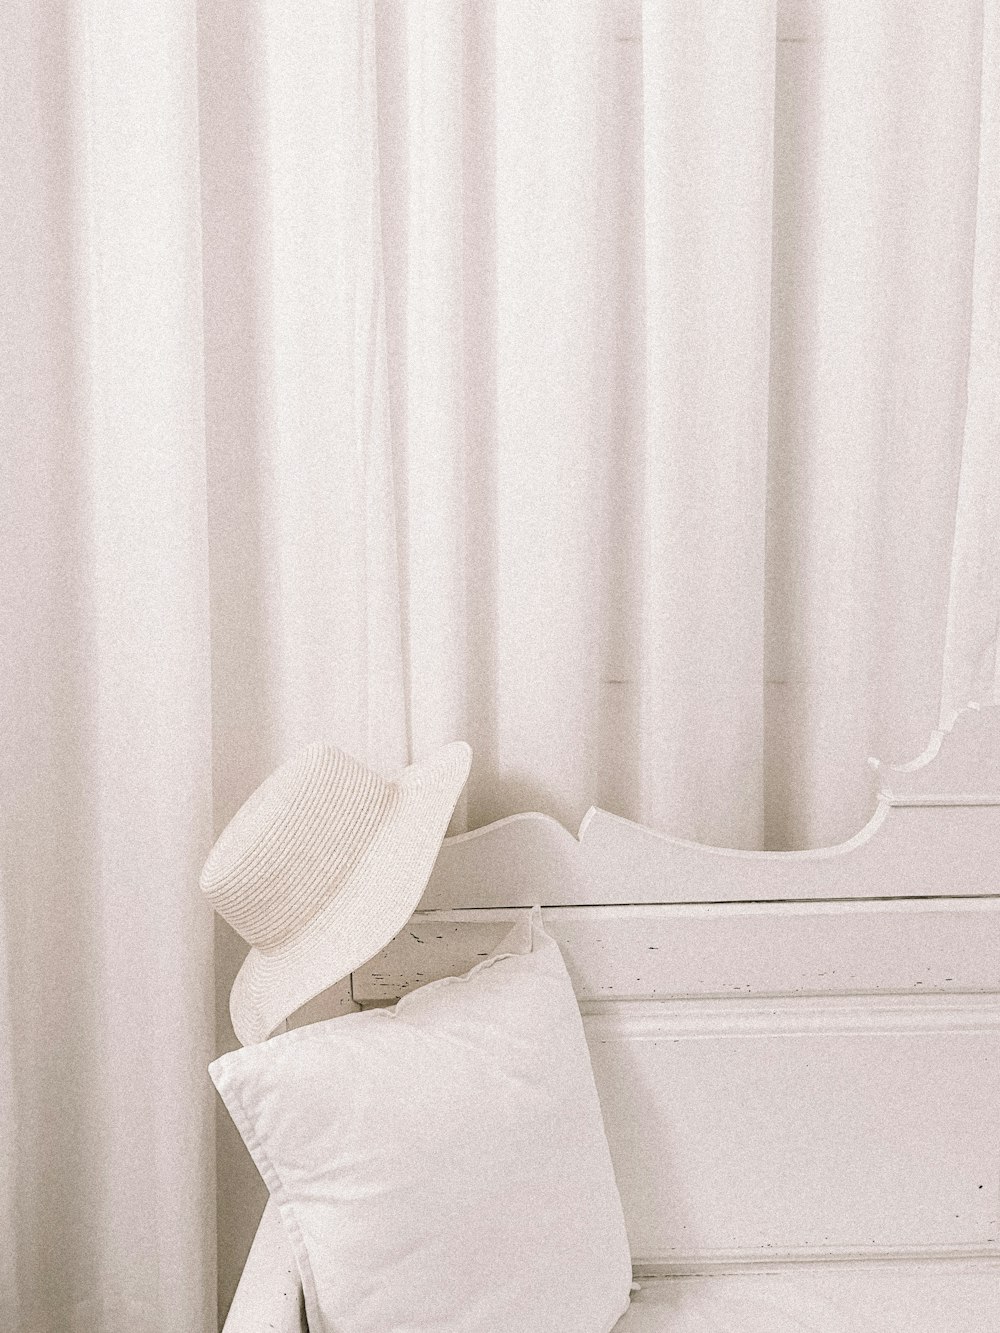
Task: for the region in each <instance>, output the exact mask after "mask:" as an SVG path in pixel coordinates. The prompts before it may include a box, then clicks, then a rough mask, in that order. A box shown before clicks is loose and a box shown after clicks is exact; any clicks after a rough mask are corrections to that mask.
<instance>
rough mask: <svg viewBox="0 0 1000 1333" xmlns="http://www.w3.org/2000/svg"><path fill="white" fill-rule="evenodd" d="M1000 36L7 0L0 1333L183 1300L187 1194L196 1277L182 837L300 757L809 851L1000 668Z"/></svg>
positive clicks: (575, 6)
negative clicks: (880, 775) (453, 766)
mask: <svg viewBox="0 0 1000 1333" xmlns="http://www.w3.org/2000/svg"><path fill="white" fill-rule="evenodd" d="M998 21H1000V11H998V6H997V5H996V4H995V3H992V2H989V3H984V0H949V3H947V4H944V3H921V4H903V3H898V2H897V0H809V3H805V0H746V2H745V3H737V0H690V3H685V4H683V5H667V4H665V3H663V0H649V2H648V3H645V4H644V3H642V0H550V2H549V3H546V4H544V5H542V4H538V3H537V0H482V2H481V3H479V2H477V3H475V4H459V3H450V2H449V0H398V2H397V3H385V4H376V3H375V2H374V0H337V3H333V4H331V3H330V2H329V0H297V3H295V4H294V5H289V4H279V3H275V4H267V3H262V2H261V3H257V2H252V3H247V0H72V3H70V0H51V3H45V4H39V3H37V0H7V3H6V4H5V5H4V9H3V24H2V40H0V87H2V89H3V107H4V115H3V117H2V120H0V345H2V356H3V373H2V374H0V435H2V447H0V493H2V495H3V497H4V512H3V522H2V523H0V567H2V569H3V580H2V593H0V618H2V623H0V653H2V660H0V679H2V680H3V714H4V715H3V718H2V719H0V734H2V743H0V793H2V795H0V801H2V808H0V879H2V883H0V1126H3V1127H4V1128H3V1129H2V1130H0V1235H2V1236H4V1237H8V1238H12V1239H11V1243H10V1244H9V1245H6V1246H0V1326H2V1327H3V1328H5V1329H7V1328H9V1329H16V1330H17V1331H18V1333H22V1330H30V1333H65V1331H66V1330H67V1329H72V1330H73V1333H118V1330H120V1329H121V1328H122V1327H128V1328H129V1330H130V1331H132V1333H134V1331H137V1330H142V1331H143V1333H145V1331H146V1330H148V1331H149V1333H191V1331H192V1330H195V1329H199V1330H200V1329H202V1328H210V1327H212V1326H213V1325H214V1323H215V1313H214V1289H215V1269H216V1227H215V1221H214V1213H215V1209H216V1200H218V1210H219V1224H218V1232H217V1244H218V1268H219V1273H220V1279H219V1281H220V1298H219V1299H220V1304H221V1307H222V1309H223V1310H224V1309H225V1307H226V1304H227V1301H228V1299H229V1298H230V1297H231V1294H232V1291H233V1289H234V1287H235V1285H236V1281H237V1278H238V1275H239V1272H240V1269H241V1266H242V1263H243V1260H244V1258H245V1255H246V1252H247V1249H248V1247H249V1244H250V1239H251V1236H252V1234H253V1228H254V1225H255V1223H256V1218H257V1216H258V1215H259V1211H260V1207H259V1205H260V1203H261V1202H262V1199H261V1197H260V1196H261V1193H262V1187H261V1186H260V1182H259V1180H258V1178H257V1176H256V1173H255V1172H254V1170H253V1166H252V1163H250V1162H249V1161H248V1160H247V1158H246V1154H245V1153H244V1152H243V1149H242V1145H241V1143H240V1141H239V1139H238V1136H237V1135H236V1133H235V1130H234V1129H233V1127H232V1125H231V1123H230V1122H229V1120H228V1118H227V1117H225V1116H224V1115H219V1117H218V1122H217V1124H216V1123H214V1122H213V1105H212V1096H211V1088H210V1087H208V1086H207V1081H206V1079H205V1077H204V1070H205V1065H206V1063H207V1061H208V1060H209V1059H211V1058H212V1055H213V1054H214V1053H216V1052H218V1051H219V1050H220V1049H224V1048H226V1047H227V1046H231V1045H232V1044H233V1043H234V1042H235V1040H236V1039H235V1037H234V1034H233V1032H232V1029H231V1026H230V1021H229V1013H228V999H229V992H230V988H231V986H232V983H233V979H234V977H235V975H236V973H237V971H238V969H239V966H240V965H241V963H242V960H243V957H244V954H245V945H244V944H243V942H242V940H241V939H240V938H239V936H237V935H236V934H235V933H234V932H233V931H231V930H230V929H229V928H228V927H226V926H224V925H223V924H222V923H219V925H218V928H217V930H216V931H215V932H214V953H213V922H212V915H211V913H210V912H209V910H208V908H207V906H206V904H205V903H204V902H202V901H201V900H200V895H199V893H198V890H197V878H198V870H199V868H200V866H201V864H202V862H203V860H204V858H205V856H206V855H207V853H208V850H209V848H210V847H211V845H212V842H213V839H214V837H215V836H216V835H217V834H218V833H219V832H220V831H221V829H222V828H223V827H224V826H225V824H226V823H227V821H228V820H229V819H230V818H231V817H232V815H233V813H234V812H235V811H236V810H237V809H238V808H239V807H240V805H241V804H242V802H243V801H244V800H245V799H246V797H247V795H248V794H249V793H250V792H252V791H253V790H254V788H255V787H256V786H257V785H258V784H259V783H260V782H261V781H262V780H263V779H264V777H265V776H266V775H267V774H268V773H269V772H271V771H272V770H273V769H274V768H275V767H277V766H278V765H279V764H280V763H282V762H283V761H284V760H285V759H287V758H288V757H289V756H290V755H292V754H294V752H295V751H296V749H298V748H299V747H300V746H302V745H304V744H306V743H308V742H310V741H312V740H314V739H317V738H319V739H322V740H324V741H329V742H335V743H336V744H338V745H342V746H343V747H344V748H345V749H346V750H348V751H349V752H350V753H351V754H354V755H357V756H358V757H359V758H362V759H363V760H364V761H365V762H366V763H367V764H368V765H370V766H371V767H372V768H374V769H375V770H377V771H378V772H380V773H383V774H391V773H394V772H397V771H398V770H399V769H400V768H402V767H403V766H405V765H406V764H408V763H410V762H412V761H419V760H421V759H423V758H424V757H426V756H427V755H428V754H430V753H431V752H432V751H433V750H434V749H435V748H436V747H437V746H439V745H442V744H445V743H447V742H449V741H451V740H453V739H455V738H457V737H466V738H468V740H469V741H470V743H471V745H472V747H473V750H474V752H475V756H476V759H475V764H474V766H473V771H472V773H471V776H470V781H469V784H468V787H467V790H466V793H464V794H463V796H462V798H461V799H460V801H459V804H458V806H457V808H456V814H455V818H454V821H453V831H456V832H457V831H461V830H462V829H464V828H466V827H477V826H479V825H481V824H483V823H485V822H487V821H489V820H491V819H494V818H498V817H500V816H503V815H508V814H511V813H514V812H516V811H520V810H527V809H539V810H542V811H544V812H545V813H547V814H550V815H553V816H555V817H556V818H558V819H560V820H561V821H562V822H563V823H564V824H566V825H567V827H569V828H571V829H575V828H576V827H578V825H579V821H580V818H581V816H582V815H583V814H584V812H585V811H586V809H587V808H588V807H589V806H590V805H591V804H596V805H599V806H602V807H604V808H606V809H609V810H611V811H613V812H615V813H617V814H620V815H623V816H626V817H629V818H634V819H638V820H640V821H642V822H644V823H647V824H649V825H651V826H653V827H655V828H658V829H660V830H663V831H665V832H670V833H673V834H677V835H680V836H687V837H691V838H696V839H699V840H702V841H706V842H709V843H713V844H721V845H731V846H743V847H754V846H766V847H770V848H789V847H808V846H817V845H820V844H824V843H830V842H835V841H837V840H838V839H841V838H844V837H848V836H850V835H852V834H853V833H855V832H856V831H857V830H858V828H859V827H860V826H861V825H862V823H863V822H864V820H865V819H866V818H867V816H868V814H869V813H870V810H871V803H872V796H873V787H872V780H873V779H872V770H871V769H870V768H869V766H868V765H867V764H866V758H867V757H868V756H869V755H872V754H874V755H878V756H879V757H880V758H881V759H883V760H885V761H887V762H890V763H893V762H899V761H905V760H908V759H910V758H911V757H912V756H913V755H914V754H916V753H918V752H919V751H921V750H923V748H924V747H925V745H926V742H927V737H928V734H929V732H930V731H931V729H932V728H934V727H935V726H937V725H938V723H939V720H942V719H943V720H944V721H945V722H947V720H948V719H949V718H950V716H951V715H952V714H953V713H954V712H956V711H958V710H959V709H961V708H963V707H964V706H965V705H966V704H967V703H968V702H970V701H972V700H978V701H980V702H983V703H989V702H995V701H997V700H998V699H1000V694H998V686H997V675H996V673H997V663H998V661H1000V658H998V654H997V641H998V626H1000V616H998V606H997V602H998V595H1000V594H998V590H1000V540H998V533H1000V525H998V514H1000V480H998V470H997V458H998V457H1000V446H998V429H1000V428H998V421H997V417H998V413H1000V404H998V402H997V396H996V395H997V385H998V383H1000V367H998V356H1000V336H998V320H1000V299H998V286H997V285H998V281H1000V279H998V271H1000V270H998V253H1000V252H998V237H1000V206H998V190H1000V183H998V182H1000V118H998V104H997V97H998V90H1000V31H998ZM214 992H217V995H216V998H217V1004H218V1008H217V1015H216V1017H215V1020H214V1021H213V1016H212V1013H211V1006H212V1001H213V993H214ZM152 1051H155V1052H156V1058H155V1060H154V1059H153V1058H152V1056H151V1052H152ZM11 1126H12V1127H14V1128H13V1132H11V1131H10V1130H9V1128H8V1127H11ZM216 1162H217V1163H218V1189H217V1190H216V1165H215V1164H216ZM255 1190H256V1191H258V1193H257V1194H256V1195H255V1193H254V1191H255Z"/></svg>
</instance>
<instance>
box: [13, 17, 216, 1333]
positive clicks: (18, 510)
mask: <svg viewBox="0 0 1000 1333" xmlns="http://www.w3.org/2000/svg"><path fill="white" fill-rule="evenodd" d="M195 19H196V16H195V9H194V4H193V3H190V4H186V3H179V2H178V0H86V2H82V0H81V2H78V3H74V4H72V5H69V4H67V5H62V4H37V3H34V0H13V2H12V3H11V4H10V5H8V6H6V7H5V10H4V14H3V17H2V19H0V29H2V38H0V65H2V79H3V108H4V111H3V118H2V122H0V153H2V168H0V188H2V223H0V226H2V235H0V272H2V274H3V277H2V294H0V322H2V329H3V334H2V347H3V368H2V373H0V421H2V426H0V429H2V432H3V442H2V446H0V471H2V476H3V488H2V494H3V517H2V520H0V533H2V537H0V540H2V569H3V593H2V600H3V665H2V672H0V675H2V680H3V703H2V705H0V706H2V708H3V713H4V717H3V723H2V726H0V735H2V741H0V784H2V797H0V799H2V826H0V1326H2V1327H3V1328H4V1329H5V1330H9V1331H10V1333H124V1330H126V1329H128V1330H129V1331H130V1333H136V1331H141V1333H191V1331H192V1330H194V1329H198V1330H202V1329H205V1330H207V1329H209V1328H211V1327H212V1326H213V1324H214V1315H215V1205H214V1198H215V1180H214V1150H213V1137H214V1133H213V1098H212V1096H211V1091H210V1088H209V1087H208V1086H207V1085H206V1074H205V1067H206V1062H207V1061H208V1060H210V1059H211V1058H212V1054H213V1050H214V1022H213V1008H214V1002H215V993H214V985H213V975H212V922H211V915H210V913H209V912H208V911H207V910H206V908H205V907H204V905H203V904H202V903H200V902H199V901H198V894H197V890H196V887H195V886H196V884H197V876H198V871H199V869H200V864H201V860H202V859H203V857H204V855H205V852H206V851H207V848H208V845H209V844H210V841H211V835H212V786H211V735H212V721H211V695H210V685H211V677H210V655H209V615H208V612H209V603H208V544H207V525H206V489H205V478H206V470H205V436H204V423H203V413H202V331H201V296H202V292H201V249H200V199H199V188H198V180H199V175H198V106H197V43H196V22H195Z"/></svg>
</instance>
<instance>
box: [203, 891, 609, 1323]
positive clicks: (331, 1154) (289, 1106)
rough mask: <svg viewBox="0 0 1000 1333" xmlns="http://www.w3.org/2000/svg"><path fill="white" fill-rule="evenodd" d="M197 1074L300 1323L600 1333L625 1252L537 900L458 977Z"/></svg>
mask: <svg viewBox="0 0 1000 1333" xmlns="http://www.w3.org/2000/svg"><path fill="white" fill-rule="evenodd" d="M210 1073H211V1075H212V1078H213V1080H214V1082H215V1084H216V1087H217V1088H218V1090H219V1093H220V1095H221V1096H222V1098H223V1100H224V1101H225V1103H226V1106H227V1107H228V1109H229V1112H230V1114H231V1115H232V1116H233V1119H234V1120H235V1121H236V1124H237V1125H238V1127H239V1130H240V1133H241V1134H242V1136H243V1139H244V1141H245V1143H246V1145H247V1147H248V1149H249V1150H250V1152H251V1154H252V1156H253V1158H254V1161H255V1162H256V1164H257V1167H258V1169H259V1170H260V1172H261V1175H262V1176H263V1177H264V1180H265V1181H266V1182H267V1185H268V1188H269V1189H270V1191H271V1194H272V1197H273V1198H274V1200H275V1202H276V1203H277V1204H278V1207H279V1209H280V1212H281V1217H282V1221H283V1223H284V1225H285V1228H286V1231H287V1234H288V1236H289V1239H290V1241H291V1244H292V1247H293V1249H294V1252H295V1255H296V1259H297V1262H298V1265H299V1270H300V1274H301V1277H302V1284H303V1290H304V1292H305V1300H306V1312H307V1315H308V1318H309V1321H310V1328H312V1329H314V1330H316V1333H386V1330H389V1329H393V1330H399V1331H402V1330H406V1333H421V1331H422V1330H426V1331H427V1333H431V1330H433V1333H507V1331H508V1330H511V1329H517V1330H518V1333H552V1330H554V1329H566V1330H569V1329H572V1330H573V1333H610V1330H611V1329H612V1328H613V1326H614V1325H615V1324H616V1323H617V1321H618V1319H619V1318H620V1317H621V1315H622V1314H623V1313H624V1311H625V1310H626V1308H627V1306H628V1302H629V1288H630V1285H631V1262H630V1258H629V1248H628V1240H627V1237H626V1233H625V1221H624V1218H623V1215H622V1209H621V1201H620V1199H619V1197H618V1190H617V1186H616V1184H615V1179H614V1172H613V1169H612V1164H611V1157H610V1153H609V1151H608V1145H607V1141H606V1139H605V1136H604V1126H603V1122H602V1119H601V1110H600V1105H599V1102H598V1098H597V1090H596V1087H595V1085H594V1078H593V1073H592V1070H591V1065H590V1056H589V1052H588V1050H587V1044H586V1038H585V1036H584V1031H583V1023H582V1021H581V1018H580V1012H579V1008H578V1006H577V1001H576V997H575V995H574V993H573V987H572V984H571V982H570V979H569V976H568V974H567V972H566V967H565V964H564V963H563V960H562V955H561V954H560V952H559V947H558V945H557V944H556V943H555V941H554V940H553V939H552V938H551V936H550V935H548V934H547V932H546V931H545V930H544V928H543V926H542V924H541V913H540V912H539V911H538V909H535V910H534V912H532V914H531V916H530V919H529V918H525V919H523V920H522V921H520V922H519V923H518V924H517V926H515V928H514V930H513V931H512V932H511V933H510V935H508V936H507V938H506V939H505V940H504V941H503V943H501V944H500V946H499V947H498V949H497V950H496V951H495V952H494V953H493V954H492V955H491V956H490V957H489V958H486V959H484V960H483V961H482V962H480V963H479V964H477V965H476V966H475V967H474V968H473V969H472V970H471V971H470V972H468V973H466V974H465V976H462V977H448V978H445V979H443V980H441V981H435V982H432V983H430V984H429V985H427V986H424V987H421V988H420V989H418V990H416V991H412V992H410V993H409V994H408V995H406V996H404V997H403V998H402V999H401V1000H400V1001H399V1002H398V1003H397V1004H396V1005H395V1006H394V1008H392V1009H374V1010H370V1011H367V1012H363V1013H357V1014H348V1015H345V1016H344V1017H342V1018H334V1019H330V1020H328V1021H326V1022H323V1023H314V1024H310V1025H309V1026H307V1027H303V1028H298V1029H296V1030H295V1031H293V1032H290V1033H287V1034H285V1035H283V1036H279V1037H273V1038H272V1039H271V1040H270V1041H268V1042H264V1043H262V1044H260V1045H256V1046H252V1047H247V1048H245V1049H243V1050H241V1051H235V1052H231V1053H230V1054H228V1055H224V1056H222V1057H221V1058H220V1059H218V1060H216V1061H215V1062H214V1063H213V1064H212V1065H211V1066H210Z"/></svg>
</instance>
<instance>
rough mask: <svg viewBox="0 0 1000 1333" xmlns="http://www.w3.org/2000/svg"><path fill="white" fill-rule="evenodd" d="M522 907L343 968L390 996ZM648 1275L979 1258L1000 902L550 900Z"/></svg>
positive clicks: (988, 1223) (997, 1006) (419, 935)
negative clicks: (561, 903)
mask: <svg viewBox="0 0 1000 1333" xmlns="http://www.w3.org/2000/svg"><path fill="white" fill-rule="evenodd" d="M511 917H512V914H511V913H510V912H507V913H504V912H493V911H486V912H482V911H477V910H466V911H464V912H448V913H435V914H420V915H418V916H416V917H414V918H413V919H412V920H411V921H410V922H409V924H408V925H407V927H406V928H405V929H404V930H403V931H402V932H401V933H400V934H399V935H398V936H397V937H396V939H395V940H394V941H393V942H392V944H391V945H390V946H389V947H388V948H387V949H386V950H384V951H383V953H382V954H381V955H379V956H378V958H376V959H374V960H373V961H372V962H371V963H370V964H369V965H367V966H366V967H365V968H363V969H360V970H359V971H358V972H357V973H355V974H354V978H353V990H354V998H355V1000H356V1001H360V1002H361V1003H362V1004H370V1003H386V1002H390V1001H392V1000H394V999H395V998H397V997H398V996H399V995H401V994H404V993H406V992H407V991H408V990H410V989H412V988H413V987H415V986H418V985H423V984H425V983H426V982H427V981H430V980H433V979H434V978H435V977H436V976H450V975H455V974H457V973H461V972H463V971H465V970H467V969H468V968H469V967H470V966H472V965H473V964H474V963H475V962H477V961H478V960H479V958H481V957H483V956H485V955H486V954H487V953H488V952H490V950H491V949H493V948H495V946H496V945H497V944H498V943H499V942H500V940H501V939H502V937H503V935H504V934H505V933H506V932H507V930H508V929H509V926H510V921H511ZM543 919H544V921H545V925H546V927H547V929H549V930H550V931H551V933H552V934H553V935H554V937H555V938H556V939H557V940H558V942H559V944H560V947H561V948H562V950H563V953H564V957H565V958H566V961H567V966H568V968H569V970H570V973H571V975H572V977H573V980H574V986H575V988H576V991H577V995H578V996H579V998H580V1003H581V1009H582V1011H583V1013H584V1021H585V1026H586V1030H587V1036H588V1041H589V1042H590V1047H591V1054H592V1058H593V1062H594V1069H595V1077H596V1079H597V1083H598V1090H599V1093H600V1096H601V1100H602V1105H603V1107H604V1112H605V1122H606V1128H607V1132H608V1138H609V1142H610V1144H611V1148H612V1154H613V1157H614V1160H615V1168H616V1174H617V1177H618V1182H619V1186H620V1189H621V1192H622V1198H623V1202H624V1205H625V1211H626V1218H627V1221H628V1225H629V1235H630V1241H631V1244H632V1250H633V1258H634V1261H635V1263H636V1265H637V1269H639V1270H641V1271H646V1272H650V1271H652V1272H654V1273H660V1274H664V1273H684V1272H697V1271H707V1270H712V1269H718V1270H726V1271H728V1270H731V1269H733V1268H739V1267H741V1266H742V1265H745V1264H750V1263H753V1262H760V1261H763V1260H768V1261H770V1262H773V1261H779V1260H780V1261H783V1262H800V1261H803V1260H810V1261H815V1260H820V1259H824V1260H837V1261H843V1260H844V1259H860V1258H868V1259H872V1258H880V1259H885V1258H895V1259H901V1258H920V1257H927V1256H928V1255H933V1256H935V1257H938V1258H956V1257H961V1258H966V1259H968V1258H973V1257H976V1256H978V1257H983V1258H985V1257H989V1256H990V1255H992V1254H993V1253H994V1250H995V1246H996V1245H997V1242H998V1239H1000V1230H998V1227H1000V1136H998V1135H997V1133H996V1126H997V1122H998V1115H1000V1111H998V1108H1000V996H998V992H1000V902H998V901H997V900H995V899H979V898H971V899H954V900H946V899H938V900H934V901H924V902H894V901H880V902H840V903H827V902H823V903H778V904H723V905H689V906H683V907H681V906H658V907H604V908H552V909H549V910H547V911H545V912H544V913H543Z"/></svg>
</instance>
